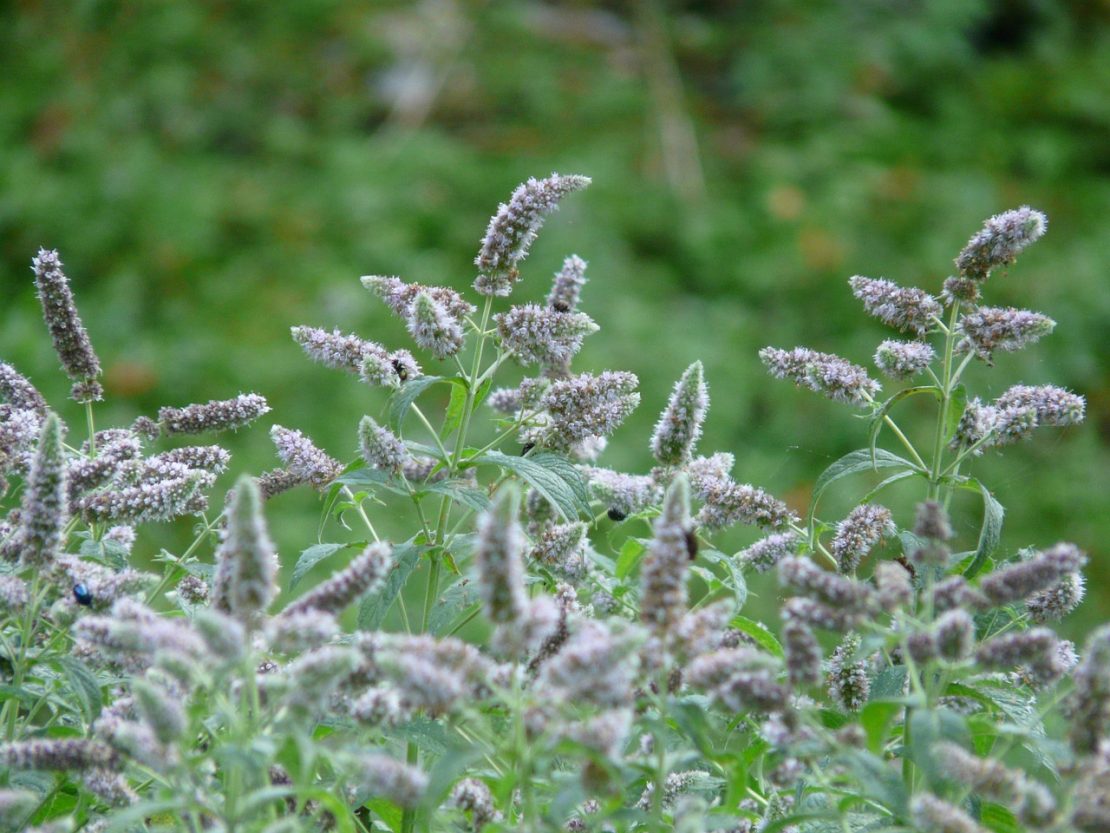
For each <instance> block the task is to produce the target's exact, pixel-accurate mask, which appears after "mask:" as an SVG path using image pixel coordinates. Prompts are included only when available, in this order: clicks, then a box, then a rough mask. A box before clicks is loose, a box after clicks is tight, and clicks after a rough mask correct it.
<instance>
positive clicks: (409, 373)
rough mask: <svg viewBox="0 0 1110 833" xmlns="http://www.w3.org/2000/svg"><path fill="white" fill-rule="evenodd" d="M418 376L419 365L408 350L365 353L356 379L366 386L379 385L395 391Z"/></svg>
mask: <svg viewBox="0 0 1110 833" xmlns="http://www.w3.org/2000/svg"><path fill="white" fill-rule="evenodd" d="M418 376H420V365H418V364H417V363H416V359H414V358H413V357H412V353H410V352H409V351H408V350H394V351H393V352H392V353H386V352H385V350H384V349H383V350H381V351H380V352H371V353H367V355H365V356H364V357H363V359H362V362H361V363H360V364H359V366H358V377H359V378H360V379H361V380H362V381H363V382H365V383H366V384H368V385H381V386H382V387H386V388H393V389H394V390H396V389H397V388H399V387H400V386H401V385H402V384H403V383H404V382H407V381H408V380H409V379H415V378H417V377H418Z"/></svg>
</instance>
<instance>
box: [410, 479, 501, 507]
mask: <svg viewBox="0 0 1110 833" xmlns="http://www.w3.org/2000/svg"><path fill="white" fill-rule="evenodd" d="M420 491H421V492H422V493H427V492H434V493H435V494H437V495H447V497H449V498H451V500H453V501H455V503H461V504H462V505H463V506H466V507H468V508H470V509H473V510H474V511H476V512H482V511H484V510H485V509H487V508H488V507H489V498H488V497H487V496H486V493H485V492H483V491H482V490H481V489H475V488H474V487H473V486H471V485H470V484H469V482H468V481H465V480H440V481H438V482H436V483H429V484H428V485H426V486H421V487H420Z"/></svg>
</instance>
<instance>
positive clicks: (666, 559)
mask: <svg viewBox="0 0 1110 833" xmlns="http://www.w3.org/2000/svg"><path fill="white" fill-rule="evenodd" d="M693 534H694V532H693V530H692V529H691V526H690V485H689V482H688V481H687V480H686V477H685V475H679V476H678V477H676V478H675V479H674V481H673V482H672V483H671V485H670V488H668V489H667V493H666V495H665V496H664V497H663V512H662V514H660V516H659V517H658V518H657V519H656V521H655V538H654V539H653V540H652V542H651V544H650V545H649V547H648V551H647V554H646V555H645V556H644V560H643V563H642V565H641V567H640V581H641V589H640V618H641V619H642V620H643V622H644V624H645V625H647V626H648V627H650V628H651V629H652V630H653V631H655V632H656V633H658V634H665V633H667V632H668V631H670V630H671V629H672V628H673V627H674V625H675V624H676V623H677V622H678V621H679V619H681V618H682V616H683V615H684V614H685V613H686V600H687V595H686V576H687V573H688V572H689V568H690V554H689V548H688V543H687V539H688V536H691V535H693Z"/></svg>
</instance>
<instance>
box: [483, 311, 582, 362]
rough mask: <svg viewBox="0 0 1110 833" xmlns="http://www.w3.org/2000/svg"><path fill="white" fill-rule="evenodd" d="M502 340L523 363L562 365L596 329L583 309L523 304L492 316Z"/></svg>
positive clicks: (580, 347)
mask: <svg viewBox="0 0 1110 833" xmlns="http://www.w3.org/2000/svg"><path fill="white" fill-rule="evenodd" d="M493 320H494V322H495V323H496V325H497V332H498V335H500V336H501V343H502V344H503V345H504V346H505V347H506V349H508V350H511V351H512V353H513V355H514V356H515V357H516V359H517V361H518V362H520V363H521V364H523V365H530V364H543V365H562V364H566V363H568V362H569V361H570V360H571V359H572V358H573V357H574V355H575V354H576V353H577V352H578V351H579V350H581V349H582V340H583V339H584V338H585V337H586V336H588V335H590V334H591V333H596V332H597V331H598V329H599V328H598V326H597V324H595V323H594V321H593V319H592V318H590V316H588V315H586V314H585V313H584V312H559V311H558V310H554V309H550V308H549V307H541V306H537V305H536V304H524V305H522V306H516V307H512V308H510V309H509V311H508V312H503V313H500V314H498V315H495V316H494V317H493Z"/></svg>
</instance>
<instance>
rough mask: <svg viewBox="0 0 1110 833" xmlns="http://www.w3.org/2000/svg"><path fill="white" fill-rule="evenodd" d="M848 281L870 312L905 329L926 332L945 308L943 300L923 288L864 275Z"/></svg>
mask: <svg viewBox="0 0 1110 833" xmlns="http://www.w3.org/2000/svg"><path fill="white" fill-rule="evenodd" d="M848 284H849V285H850V286H851V287H852V294H853V295H855V296H856V297H857V298H858V299H859V300H860V301H862V302H863V308H864V309H865V310H867V314H868V315H873V316H875V317H876V318H878V319H879V320H880V321H882V322H883V323H884V324H886V325H888V326H891V327H894V328H895V329H897V330H900V331H902V332H912V333H914V334H915V335H919V336H921V335H925V333H927V332H928V331H929V329H930V328H931V327H932V325H933V319H934V318H937V317H939V316H940V315H941V313H942V312H943V309H942V308H941V305H940V303H939V302H938V301H937V300H936V299H935V298H933V296H932V295H930V294H929V293H928V292H926V291H924V290H923V289H917V288H916V287H901V286H898V285H897V284H895V283H892V282H891V281H887V280H882V279H875V278H865V277H863V276H861V275H856V276H855V277H853V278H849V279H848Z"/></svg>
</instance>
